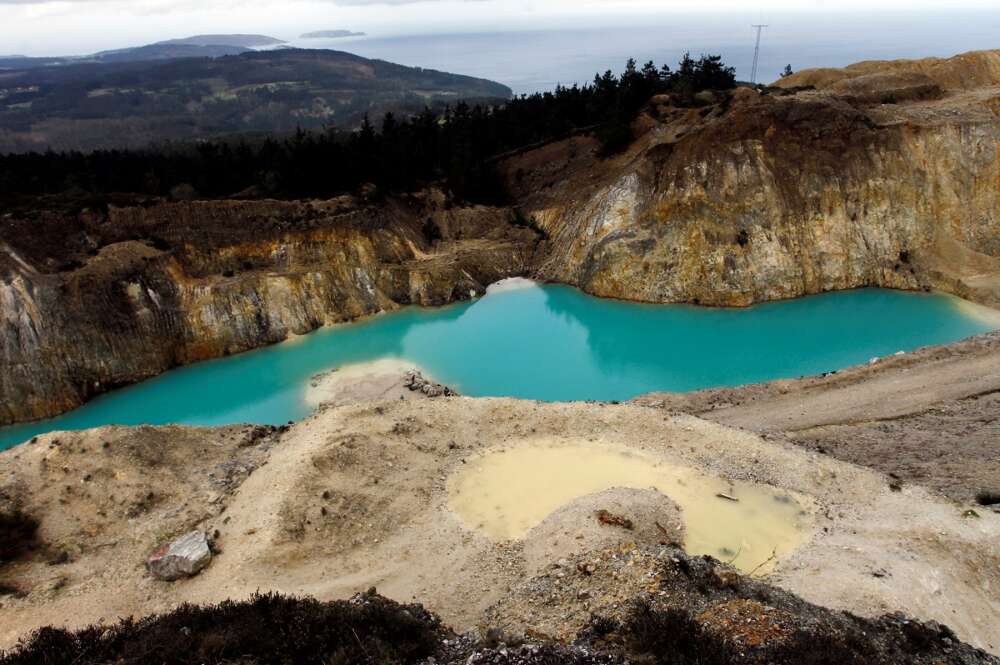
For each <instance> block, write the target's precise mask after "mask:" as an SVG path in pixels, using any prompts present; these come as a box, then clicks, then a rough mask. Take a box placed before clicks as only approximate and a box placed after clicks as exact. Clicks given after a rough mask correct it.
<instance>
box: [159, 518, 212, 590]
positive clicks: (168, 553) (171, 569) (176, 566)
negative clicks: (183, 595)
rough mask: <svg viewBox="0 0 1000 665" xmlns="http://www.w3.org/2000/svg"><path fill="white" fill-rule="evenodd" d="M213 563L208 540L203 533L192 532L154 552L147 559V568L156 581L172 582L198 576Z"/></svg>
mask: <svg viewBox="0 0 1000 665" xmlns="http://www.w3.org/2000/svg"><path fill="white" fill-rule="evenodd" d="M211 561H212V549H211V548H210V547H209V545H208V538H207V537H206V536H205V534H204V533H202V532H201V531H192V532H191V533H188V534H186V535H183V536H181V537H180V538H178V539H177V540H175V541H173V542H171V543H168V544H166V545H163V546H162V547H160V548H159V549H158V550H156V551H155V552H153V554H152V555H150V557H149V558H148V559H146V568H147V569H148V570H149V572H150V574H151V575H152V576H153V577H155V578H156V579H158V580H165V581H167V582H172V581H174V580H179V579H181V578H184V577H191V576H192V575H197V574H198V572H199V571H200V570H201V569H202V568H204V567H205V566H207V565H208V564H209V562H211Z"/></svg>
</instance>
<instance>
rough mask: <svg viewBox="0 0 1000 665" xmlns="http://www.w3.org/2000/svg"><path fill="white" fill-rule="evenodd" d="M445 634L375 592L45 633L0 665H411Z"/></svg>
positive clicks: (269, 598) (276, 600)
mask: <svg viewBox="0 0 1000 665" xmlns="http://www.w3.org/2000/svg"><path fill="white" fill-rule="evenodd" d="M443 634H444V633H443V630H442V628H441V626H440V622H439V620H438V619H437V618H436V617H434V616H433V615H432V614H430V613H428V612H427V611H425V610H424V609H423V608H421V607H420V606H416V605H410V606H408V605H400V604H398V603H395V602H393V601H390V600H387V599H385V598H382V597H380V596H377V595H374V593H373V592H369V593H368V594H363V595H359V596H356V597H355V598H354V599H352V600H351V601H338V602H331V603H321V602H319V601H316V600H312V599H298V598H289V597H285V596H280V595H277V594H266V595H255V596H253V597H252V598H251V599H250V600H247V601H242V602H233V601H226V602H223V603H220V604H219V605H214V606H207V607H196V606H192V605H183V606H181V607H180V608H178V609H177V610H174V611H173V612H171V613H169V614H164V615H162V616H153V617H149V618H146V619H141V620H138V621H136V620H133V619H126V620H124V621H122V622H120V623H119V624H117V625H115V626H112V627H110V628H106V627H101V626H91V627H90V628H85V629H83V630H81V631H78V632H71V631H66V630H62V629H58V628H42V629H41V630H39V631H37V632H35V633H34V635H32V637H31V638H30V639H29V640H28V641H27V642H25V643H23V644H22V645H20V646H19V647H18V648H17V649H15V650H14V651H13V652H11V653H9V654H6V655H4V656H0V665H35V664H38V665H42V664H44V665H70V664H72V663H76V664H80V663H93V664H97V663H115V664H116V665H140V664H144V663H157V664H158V665H195V664H199V663H224V662H240V663H268V664H271V663H273V664H275V665H278V664H282V665H284V664H288V665H292V664H295V665H310V664H313V663H314V664H316V665H321V664H322V665H326V664H341V663H343V664H347V663H351V664H364V663H372V664H374V663H378V664H382V663H385V664H392V663H410V662H416V661H418V660H422V659H426V658H428V657H429V656H431V655H433V654H434V653H435V651H436V650H437V647H438V644H439V643H440V640H441V638H442V637H443Z"/></svg>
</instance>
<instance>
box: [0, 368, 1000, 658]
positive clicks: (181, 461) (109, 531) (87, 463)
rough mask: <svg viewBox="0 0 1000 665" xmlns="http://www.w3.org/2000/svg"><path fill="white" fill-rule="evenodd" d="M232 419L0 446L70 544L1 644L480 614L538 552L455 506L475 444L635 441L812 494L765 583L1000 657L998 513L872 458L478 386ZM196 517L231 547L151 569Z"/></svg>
mask: <svg viewBox="0 0 1000 665" xmlns="http://www.w3.org/2000/svg"><path fill="white" fill-rule="evenodd" d="M397 380H398V379H397ZM233 429H234V428H221V429H215V430H200V429H191V428H139V429H128V428H103V429H99V430H92V431H89V432H84V433H78V434H52V435H47V436H46V437H42V438H41V439H40V440H39V442H38V443H36V444H34V445H31V446H27V447H22V448H19V449H15V450H12V451H7V452H5V453H3V454H2V455H0V469H2V470H0V483H2V486H4V487H16V488H20V491H21V492H23V495H24V496H25V497H26V499H27V501H28V508H29V509H30V510H32V511H34V512H35V513H36V514H40V515H42V519H43V527H42V536H43V537H44V538H45V539H46V540H48V541H49V542H57V543H59V544H61V545H63V546H65V547H67V548H69V549H71V550H72V551H73V552H74V557H75V560H74V561H73V562H71V563H69V564H66V565H64V566H56V567H52V566H48V565H46V564H45V562H44V561H43V560H36V561H33V562H26V563H23V564H19V565H18V566H16V567H15V569H14V570H12V571H11V574H12V576H13V577H14V578H15V579H16V580H17V582H18V583H19V584H22V585H23V586H26V587H28V588H30V589H31V590H32V593H31V594H30V595H29V596H28V597H27V598H24V599H21V600H10V601H8V600H6V599H5V600H4V608H3V612H2V613H0V645H2V646H9V645H11V644H12V643H13V642H14V641H15V640H16V639H18V638H19V637H21V636H24V635H25V634H26V633H27V632H29V631H30V630H32V629H33V628H35V627H38V626H42V625H47V624H57V625H70V626H80V625H83V624H87V623H91V622H95V621H99V620H104V621H109V620H112V619H114V618H116V617H119V616H125V615H141V614H146V613H149V612H156V611H164V610H167V609H169V608H172V607H173V606H175V605H176V604H178V603H179V602H183V601H191V602H210V601H218V600H221V599H224V598H243V597H246V596H248V595H249V594H251V593H253V592H255V591H258V590H261V591H268V590H274V591H281V592H285V593H292V594H308V595H312V596H316V597H318V598H321V599H333V598H343V597H346V596H349V595H350V594H352V593H354V592H356V591H358V590H362V589H365V588H367V587H369V586H376V587H377V588H378V589H379V591H380V592H382V593H384V594H386V595H388V596H389V597H392V598H396V599H399V600H406V601H409V600H414V599H416V600H420V601H421V602H423V603H425V604H426V605H427V606H428V607H429V608H430V609H432V610H433V611H435V612H438V613H440V615H441V616H442V617H443V619H444V620H445V621H446V622H448V623H450V624H452V625H454V626H455V627H457V628H459V629H463V628H471V627H475V626H477V625H478V624H479V623H480V622H481V621H482V620H483V617H484V612H485V611H486V609H487V608H488V607H489V606H490V605H493V604H494V603H495V602H497V601H499V600H501V599H504V597H505V596H507V595H508V594H509V593H510V590H511V589H513V588H515V587H516V585H517V584H518V583H520V582H521V581H522V580H524V579H525V578H526V577H530V576H531V575H533V574H535V573H537V572H538V570H537V566H538V565H539V563H538V562H534V563H532V562H529V561H528V560H527V559H526V557H525V555H524V550H525V545H524V543H519V542H517V541H511V542H503V543H496V542H493V541H492V540H490V539H489V538H488V537H486V536H485V535H484V534H483V533H481V532H479V531H476V530H470V529H469V528H468V527H466V526H465V524H464V522H463V521H462V520H461V519H459V518H458V517H457V516H456V515H455V514H454V513H453V512H452V510H451V509H450V507H449V491H448V487H449V479H450V478H451V477H452V475H453V474H454V472H455V471H456V470H459V469H463V468H465V467H466V466H467V462H468V461H469V459H470V456H472V455H475V454H477V453H480V452H483V451H487V450H491V451H495V450H498V449H507V448H515V447H519V446H522V445H524V444H525V442H530V441H532V440H538V439H539V438H544V439H559V440H563V441H578V442H586V443H587V445H596V446H602V445H609V446H614V447H616V449H617V448H626V449H633V450H636V451H642V454H643V455H648V456H654V457H656V458H658V459H662V460H663V461H664V462H665V463H667V464H670V465H677V466H684V467H690V468H694V469H698V470H699V471H700V472H701V473H704V474H707V475H712V476H716V475H718V476H722V477H725V478H731V479H734V480H739V481H746V482H759V483H767V484H769V485H771V486H773V487H774V488H777V489H779V490H781V491H784V492H788V493H793V494H795V495H801V496H803V497H806V498H807V499H808V500H809V501H812V502H814V503H815V504H816V506H817V511H816V513H815V517H814V519H815V523H814V530H813V532H812V535H811V537H810V538H809V539H808V542H806V543H805V544H804V545H802V546H801V547H800V548H799V549H797V550H796V551H794V552H793V553H792V554H790V555H789V556H787V557H786V558H784V559H782V560H780V561H779V562H778V563H777V567H776V570H775V572H774V573H772V574H771V575H770V576H769V579H771V580H772V581H774V582H776V583H778V584H779V585H781V586H783V587H785V588H787V589H790V590H791V591H794V592H796V593H799V594H801V595H802V596H804V597H805V598H806V599H808V600H810V601H813V602H817V603H819V604H822V605H827V606H831V607H836V608H843V609H849V610H851V611H854V612H857V613H859V614H865V615H874V614H881V613H884V612H889V611H896V610H902V611H905V612H906V613H908V614H910V615H913V616H916V617H918V618H921V619H925V620H930V619H933V620H938V621H941V622H944V623H946V624H948V625H949V626H951V627H952V628H953V629H954V630H955V631H956V632H957V633H958V635H959V636H960V637H961V638H962V639H964V640H966V641H968V642H970V643H972V644H974V645H976V646H979V647H982V648H984V649H987V650H989V651H992V652H994V653H998V652H1000V643H998V642H997V636H998V635H1000V515H996V514H993V513H991V512H987V511H981V515H980V517H979V518H974V519H967V518H963V517H962V512H963V507H961V506H959V505H957V504H954V503H952V502H950V501H948V500H946V499H943V498H941V497H938V496H935V495H932V494H930V493H929V492H927V491H925V490H923V489H921V488H919V487H916V486H906V487H904V488H903V490H902V491H901V492H893V491H891V490H890V488H889V484H888V482H887V479H886V478H885V477H884V476H882V475H880V474H878V473H876V472H874V471H871V470H869V469H865V468H861V467H857V466H853V465H850V464H846V463H843V462H838V461H836V460H833V459H831V458H829V457H826V456H822V455H818V454H815V453H812V452H809V451H806V450H803V449H801V448H797V447H794V446H791V445H788V444H785V443H780V442H772V441H767V440H765V439H764V438H762V437H761V436H759V435H756V434H753V433H750V432H746V431H741V430H737V429H733V428H731V427H726V426H723V425H719V424H713V423H709V422H706V421H703V420H700V419H698V418H695V417H692V416H682V415H668V414H665V413H664V412H663V411H662V410H658V409H650V408H645V407H640V406H636V405H616V406H612V405H598V404H540V403H534V402H524V401H517V400H510V399H470V398H448V399H433V400H431V399H404V400H399V399H398V398H396V399H390V400H387V401H382V402H378V403H358V404H350V405H346V406H340V407H336V408H321V409H320V411H319V412H318V413H317V414H316V415H314V416H313V417H310V418H309V419H307V420H305V421H303V422H301V423H299V424H297V425H295V426H293V427H292V428H291V429H290V430H289V431H287V432H286V433H285V434H284V435H282V436H281V437H280V440H278V441H276V442H274V443H273V445H272V444H269V445H270V446H271V447H270V448H268V447H267V446H263V447H260V448H258V447H254V446H250V447H245V446H244V447H240V445H239V436H238V435H237V433H234V431H233ZM56 438H58V439H60V445H59V446H54V445H52V442H53V440H54V439H56ZM105 442H106V443H108V446H107V447H104V446H103V443H105ZM102 451H103V452H102ZM247 456H250V457H253V459H255V460H257V463H259V464H261V466H260V467H259V468H258V469H257V470H256V471H255V472H254V473H252V475H250V476H249V477H248V478H247V479H246V480H245V482H243V483H242V485H240V486H239V487H238V489H236V490H235V491H233V492H232V493H229V492H226V491H220V490H219V489H218V487H217V486H216V485H213V484H212V479H213V478H218V474H219V469H221V468H223V466H222V464H223V461H224V460H228V459H231V458H236V459H238V460H242V459H243V458H245V457H247ZM241 463H242V462H241ZM209 473H212V474H214V475H213V476H209ZM84 474H86V475H87V476H89V480H84ZM147 491H153V492H154V493H155V494H156V497H157V498H156V501H155V502H153V505H152V506H150V507H149V508H148V510H146V511H145V512H140V513H139V514H132V516H131V517H129V516H128V514H127V513H126V512H125V507H126V506H127V505H129V502H128V501H125V500H123V497H129V496H135V495H138V494H142V493H145V492H147ZM191 528H202V529H205V530H206V531H207V532H209V533H212V532H214V531H215V530H218V531H219V538H218V545H219V547H220V548H221V550H222V552H221V554H219V555H218V556H217V557H216V558H215V559H214V560H213V562H212V564H211V565H210V566H209V567H208V568H207V569H206V570H205V571H203V572H202V573H201V574H200V575H198V576H197V577H195V578H193V579H190V580H185V581H181V582H177V583H173V584H168V583H162V582H157V581H154V580H152V579H150V578H149V577H148V575H147V574H146V573H145V571H144V569H143V561H144V557H145V556H146V555H147V554H148V553H149V552H150V551H151V550H152V549H153V548H154V547H155V546H156V545H158V544H159V543H160V542H162V541H163V540H164V539H165V538H168V537H170V536H171V535H177V534H180V533H183V532H185V531H187V530H189V529H191ZM566 529H572V525H567V526H566ZM563 531H565V529H563ZM531 549H532V551H538V550H539V548H538V547H532V548H531ZM541 550H542V551H548V550H551V551H552V552H554V553H556V552H558V551H559V545H558V543H548V544H546V545H545V547H542V548H541ZM554 556H555V554H554ZM506 602H508V606H509V603H510V602H514V603H515V604H516V603H517V602H518V600H517V598H513V599H511V598H507V599H506ZM583 602H584V604H585V603H586V601H583ZM584 609H585V608H584ZM583 614H584V615H585V614H586V612H584V613H583ZM515 628H516V627H515ZM521 628H531V626H530V625H525V626H521ZM570 628H572V627H570Z"/></svg>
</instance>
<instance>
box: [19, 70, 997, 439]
mask: <svg viewBox="0 0 1000 665" xmlns="http://www.w3.org/2000/svg"><path fill="white" fill-rule="evenodd" d="M633 130H634V133H635V136H636V140H635V141H634V142H633V144H632V145H631V146H630V147H629V148H628V149H627V150H626V151H625V152H623V153H621V154H618V155H615V156H612V157H602V156H600V154H599V145H598V143H597V141H596V139H594V138H591V137H587V136H577V137H574V138H569V139H566V140H564V141H559V142H555V143H551V144H549V145H546V146H543V147H541V148H536V149H533V150H529V151H526V152H523V153H520V154H517V155H514V156H509V157H507V158H506V159H505V160H504V161H503V162H502V163H501V165H500V168H501V172H502V174H503V175H504V176H505V178H506V179H507V182H508V185H509V189H510V191H511V193H512V196H513V198H514V203H515V205H514V206H512V208H511V209H505V208H488V207H466V208H456V207H452V206H451V205H450V204H449V203H448V201H446V200H445V197H444V196H443V195H441V194H440V193H439V192H435V191H429V192H425V193H422V194H418V195H412V196H407V197H401V198H396V199H390V200H385V201H381V202H367V201H364V200H359V199H355V198H352V197H342V198H339V199H334V200H331V201H323V202H305V201H302V202H277V201H213V202H190V203H166V202H153V203H150V204H146V205H130V206H124V207H111V208H110V209H109V210H107V211H106V212H84V213H80V214H73V215H67V214H60V213H55V212H37V211H32V212H30V213H23V214H22V213H16V212H12V213H8V214H6V215H5V216H4V218H3V219H0V364H2V369H0V395H2V399H0V424H8V423H13V422H18V421H24V420H30V419H34V418H42V417H46V416H51V415H55V414H58V413H60V412H63V411H66V410H68V409H71V408H73V407H76V406H78V405H80V404H82V403H83V402H84V401H86V400H87V399H89V398H90V397H92V396H94V395H96V394H99V393H101V392H104V391H106V390H109V389H111V388H113V387H117V386H121V385H125V384H129V383H133V382H136V381H139V380H142V379H145V378H148V377H151V376H154V375H156V374H158V373H160V372H163V371H164V370H166V369H169V368H171V367H174V366H176V365H180V364H184V363H189V362H193V361H197V360H203V359H207V358H214V357H219V356H223V355H227V354H232V353H238V352H241V351H245V350H248V349H252V348H255V347H259V346H262V345H265V344H270V343H274V342H278V341H281V340H283V339H285V338H286V337H288V336H289V335H292V334H302V333H306V332H309V331H311V330H313V329H315V328H317V327H319V326H322V325H324V324H330V323H334V322H338V321H344V320H349V319H352V318H356V317H359V316H363V315H366V314H371V313H374V312H378V311H383V310H389V309H393V308H396V307H398V306H400V305H406V304H419V305H438V304H443V303H446V302H450V301H453V300H460V299H464V298H468V297H470V295H471V294H472V293H474V292H477V293H481V292H482V291H483V290H484V288H485V286H486V285H487V284H489V283H490V282H492V281H494V280H497V279H500V278H502V277H506V276H510V275H531V276H535V277H539V278H541V279H547V280H554V281H559V282H565V283H569V284H574V285H576V286H579V287H580V288H582V289H583V290H585V291H587V292H589V293H592V294H594V295H598V296H607V297H616V298H624V299H630V300H642V301H649V302H691V303H700V304H704V305H735V306H743V305H749V304H751V303H755V302H761V301H767V300H774V299H780V298H790V297H795V296H800V295H804V294H810V293H819V292H823V291H830V290H836V289H848V288H854V287H861V286H883V287H891V288H900V289H940V290H944V291H948V292H951V293H955V294H957V295H960V296H963V297H966V298H969V299H972V300H976V301H978V302H982V303H985V304H990V305H1000V148H998V146H1000V52H987V53H976V54H967V55H965V56H959V57H957V58H954V59H951V60H944V61H943V60H934V61H911V62H900V63H862V64H861V65H856V66H854V67H852V68H848V69H845V70H823V71H818V72H802V73H800V74H796V75H795V76H793V77H790V78H788V79H784V80H783V81H782V82H780V84H779V85H776V86H775V87H772V88H768V89H766V90H764V91H760V92H759V91H756V90H752V89H749V88H741V89H738V90H736V91H734V92H730V93H717V94H715V95H714V96H706V97H703V98H702V99H701V100H700V105H699V106H697V107H694V108H692V107H690V106H684V105H680V104H678V103H676V102H675V100H674V99H672V98H671V97H670V96H663V97H658V98H655V99H653V100H652V101H651V102H650V104H649V105H648V107H647V108H646V109H645V111H644V112H643V113H642V114H641V115H640V117H639V118H638V119H637V120H636V122H635V124H634V126H633Z"/></svg>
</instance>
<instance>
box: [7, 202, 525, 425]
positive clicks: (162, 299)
mask: <svg viewBox="0 0 1000 665" xmlns="http://www.w3.org/2000/svg"><path fill="white" fill-rule="evenodd" d="M509 221H510V212H509V211H507V210H501V209H492V208H466V209H454V210H446V209H445V207H444V206H443V205H441V201H440V197H439V196H436V195H434V194H431V195H429V196H423V197H420V198H409V199H406V200H405V201H391V202H388V203H383V204H380V205H365V204H362V203H359V202H357V201H354V200H352V199H350V198H343V199H338V200H334V201H328V202H316V203H307V202H291V203H285V202H274V201H264V202H230V201H220V202H196V203H176V204H166V203H161V204H157V205H154V206H152V207H131V208H124V209H111V210H110V211H109V212H108V213H107V214H106V215H94V214H91V215H86V214H85V215H80V216H79V217H77V218H73V219H65V218H62V217H59V216H53V217H51V218H48V217H46V216H44V215H43V216H42V217H41V218H40V219H35V220H13V221H12V220H8V221H7V224H6V228H5V229H4V231H5V233H4V236H3V237H4V239H5V241H6V242H4V243H3V244H0V340H2V341H0V360H2V366H3V371H2V372H0V393H2V395H3V399H2V400H0V424H6V423H12V422H17V421H23V420H30V419H36V418H42V417H46V416H51V415H55V414H58V413H61V412H63V411H66V410H68V409H71V408H74V407H76V406H79V405H80V404H82V403H83V402H84V401H86V400H87V399H89V398H90V397H92V396H94V395H96V394H99V393H101V392H104V391H106V390H109V389H111V388H114V387H117V386H121V385H126V384H129V383H134V382H136V381H139V380H142V379H145V378H148V377H151V376H155V375H156V374H159V373H161V372H163V371H164V370H166V369H169V368H171V367H174V366H176V365H180V364H185V363H190V362H194V361H197V360H204V359H208V358H216V357H220V356H223V355H228V354H232V353H238V352H241V351H246V350H248V349H253V348H256V347H259V346H263V345H266V344H271V343H275V342H278V341H281V340H284V339H286V338H287V337H288V336H290V335H293V334H304V333H307V332H310V331H312V330H314V329H316V328H318V327H320V326H323V325H327V324H331V323H336V322H341V321H345V320H349V319H353V318H357V317H360V316H364V315H368V314H373V313H376V312H380V311H385V310H391V309H395V308H397V307H398V306H400V305H406V304H418V305H440V304H444V303H448V302H452V301H455V300H462V299H467V298H469V297H471V296H472V295H473V294H475V293H476V292H478V293H482V292H483V290H484V289H485V286H486V285H488V284H490V283H491V282H493V281H496V280H498V279H501V278H503V277H506V276H509V275H510V274H523V273H524V272H526V270H527V267H528V264H529V259H530V256H531V252H532V251H533V247H534V244H535V242H536V239H537V236H536V234H535V233H534V232H533V231H530V230H528V229H522V228H516V227H513V226H510V224H509ZM428 224H430V225H431V226H430V227H427V228H428V229H430V228H433V229H436V230H434V231H433V232H430V233H428V232H427V231H425V225H428ZM14 227H20V228H14ZM438 235H440V236H441V237H440V239H436V236H438ZM429 236H430V238H431V239H429ZM54 238H55V240H53V239H54ZM432 240H433V241H432ZM18 241H19V242H18Z"/></svg>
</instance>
